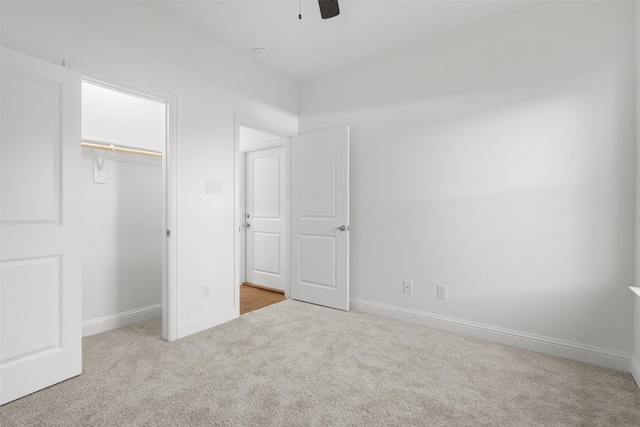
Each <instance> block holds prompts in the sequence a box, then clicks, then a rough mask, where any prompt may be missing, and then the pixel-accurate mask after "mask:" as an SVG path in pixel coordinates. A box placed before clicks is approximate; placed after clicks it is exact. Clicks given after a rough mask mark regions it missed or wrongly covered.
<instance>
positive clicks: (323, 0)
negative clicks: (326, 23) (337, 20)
mask: <svg viewBox="0 0 640 427" xmlns="http://www.w3.org/2000/svg"><path fill="white" fill-rule="evenodd" d="M318 4H320V15H321V16H322V19H328V18H333V17H334V16H338V15H340V7H339V6H338V0H318Z"/></svg>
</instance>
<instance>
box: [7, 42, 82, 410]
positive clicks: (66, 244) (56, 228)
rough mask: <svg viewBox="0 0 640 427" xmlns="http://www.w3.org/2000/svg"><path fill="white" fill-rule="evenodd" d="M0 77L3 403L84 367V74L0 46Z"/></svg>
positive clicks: (62, 378) (75, 373) (70, 375)
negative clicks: (81, 170) (0, 86)
mask: <svg viewBox="0 0 640 427" xmlns="http://www.w3.org/2000/svg"><path fill="white" fill-rule="evenodd" d="M1 84H2V88H1V90H2V101H1V102H2V110H1V111H2V118H1V119H2V134H1V138H0V150H1V153H0V159H1V160H0V171H1V172H0V179H1V182H2V184H1V193H0V195H1V197H2V200H1V203H0V205H1V206H2V207H1V208H0V224H1V233H2V243H1V244H0V309H1V311H0V333H1V335H0V348H1V349H2V351H1V352H0V404H3V403H6V402H9V401H12V400H14V399H17V398H19V397H22V396H24V395H27V394H29V393H33V392H34V391H37V390H40V389H42V388H45V387H48V386H50V385H52V384H55V383H57V382H60V381H63V380H66V379H68V378H70V377H72V376H75V375H78V374H80V373H81V371H82V343H81V335H82V331H81V313H80V309H81V300H80V296H81V289H80V274H81V264H80V260H81V249H80V244H81V235H80V225H81V221H82V219H81V217H80V213H81V209H80V201H81V195H80V183H81V180H80V178H81V177H80V85H81V78H80V75H79V74H78V73H76V72H75V71H71V70H68V69H65V68H62V67H59V66H56V65H54V64H50V63H48V62H44V61H41V60H38V59H35V58H31V57H29V56H26V55H24V54H21V53H18V52H15V51H12V50H9V49H6V48H2V82H1ZM63 165H64V167H63Z"/></svg>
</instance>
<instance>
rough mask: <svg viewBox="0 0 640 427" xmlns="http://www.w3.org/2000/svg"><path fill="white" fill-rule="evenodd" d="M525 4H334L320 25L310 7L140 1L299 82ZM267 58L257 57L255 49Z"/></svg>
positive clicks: (281, 0) (500, 0) (293, 2)
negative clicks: (330, 14)
mask: <svg viewBox="0 0 640 427" xmlns="http://www.w3.org/2000/svg"><path fill="white" fill-rule="evenodd" d="M524 2H525V0H413V1H407V0H339V5H340V15H338V16H337V17H334V18H330V19H326V20H323V19H321V18H320V10H319V7H318V2H317V1H316V0H303V1H302V20H299V19H298V7H299V2H298V0H231V1H229V0H226V1H225V0H199V1H193V0H172V1H151V2H145V4H147V5H148V6H149V7H152V8H154V9H156V10H157V11H159V12H161V13H164V14H166V15H167V16H170V17H172V18H173V19H175V20H178V21H180V22H182V23H183V24H185V25H186V26H188V27H190V28H191V29H193V30H194V31H196V32H198V33H200V34H202V35H204V36H206V37H208V38H210V39H211V40H214V41H216V42H218V43H219V44H221V45H223V46H226V47H227V48H229V49H231V50H233V51H235V52H236V53H238V54H240V55H242V56H244V57H246V58H249V59H250V60H252V61H255V62H258V63H261V64H263V65H264V66H265V67H267V68H269V69H271V70H273V71H275V72H277V73H279V74H281V75H284V76H286V77H289V78H291V79H292V80H294V81H298V82H302V81H307V80H311V79H315V78H317V77H320V76H322V75H325V74H327V73H330V72H332V71H336V70H339V69H340V68H344V67H346V66H349V65H352V64H355V63H357V62H361V61H365V60H367V59H371V58H374V57H376V56H381V55H385V54H387V53H390V52H392V51H394V50H397V49H399V48H402V47H404V46H407V45H410V44H413V43H416V42H418V41H421V40H424V39H427V38H429V37H432V36H434V35H436V34H438V33H442V32H446V31H450V30H455V29H456V28H460V27H462V26H465V25H469V24H470V23H472V22H474V21H478V20H481V19H483V18H486V17H489V16H491V15H494V14H498V13H502V12H505V11H507V10H509V9H511V8H513V7H517V6H519V5H522V4H523V3H524ZM256 47H263V48H265V49H266V50H267V51H266V53H264V54H262V55H257V54H255V52H254V48H256Z"/></svg>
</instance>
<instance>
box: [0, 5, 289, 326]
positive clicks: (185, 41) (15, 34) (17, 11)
mask: <svg viewBox="0 0 640 427" xmlns="http://www.w3.org/2000/svg"><path fill="white" fill-rule="evenodd" d="M1 7H2V10H1V12H2V21H1V24H2V26H1V31H2V33H1V36H2V38H1V40H2V44H3V45H4V46H7V47H9V48H12V49H15V50H18V51H21V52H24V53H27V54H29V55H32V56H36V57H39V58H42V59H45V60H48V61H50V62H54V63H57V64H62V60H63V59H67V60H69V61H71V62H72V63H74V64H77V65H79V66H81V67H83V68H84V69H87V70H90V71H92V72H93V73H98V74H101V75H103V76H106V77H108V78H110V79H114V80H119V81H122V82H125V83H127V84H129V85H135V86H140V87H142V88H147V89H151V90H154V91H158V92H163V93H168V94H171V95H174V96H176V98H177V105H178V109H177V162H178V176H177V187H178V188H177V191H178V195H177V201H178V219H177V220H178V229H177V230H174V234H173V238H174V239H177V251H178V254H179V255H178V265H177V274H178V296H177V298H178V334H179V335H186V334H188V333H193V332H196V331H198V330H202V329H205V328H207V327H210V326H213V325H215V324H217V323H220V322H223V321H225V320H228V319H230V318H232V317H233V316H234V309H235V308H234V303H235V298H234V293H235V292H237V286H235V284H234V283H233V282H234V271H233V270H234V269H233V265H234V260H233V253H234V251H233V250H231V248H233V245H234V237H235V234H234V233H235V232H236V230H235V229H234V216H233V209H234V200H233V197H234V194H233V179H234V113H240V114H242V115H243V116H245V117H251V118H254V119H255V120H259V121H261V122H265V123H272V124H274V125H276V126H279V127H282V128H286V129H293V130H296V129H297V86H296V85H295V84H294V83H292V82H291V81H289V80H287V79H285V78H283V77H280V76H278V75H276V74H274V73H271V72H269V71H267V70H265V69H264V68H261V67H260V66H257V65H255V64H253V63H250V62H249V61H247V60H244V59H242V58H240V57H239V56H237V55H235V54H233V53H231V52H230V51H228V50H225V49H224V48H222V47H220V46H218V45H216V44H215V43H212V42H211V41H209V40H206V39H204V38H203V37H200V36H199V35H197V34H195V33H193V32H192V31H191V30H189V29H187V28H185V27H183V26H181V25H178V24H176V23H175V22H172V21H171V20H170V19H168V18H165V17H164V16H162V15H159V14H158V13H157V12H155V11H154V10H152V9H150V8H147V7H146V6H144V5H143V4H139V3H130V2H66V1H61V2H54V1H47V2H42V3H40V2H15V3H14V2H2V5H1ZM207 179H213V180H216V181H222V182H223V192H222V194H214V195H207V194H206V193H205V181H206V180H207ZM205 284H207V285H210V286H211V291H212V296H211V297H210V298H207V299H203V298H202V287H203V285H205Z"/></svg>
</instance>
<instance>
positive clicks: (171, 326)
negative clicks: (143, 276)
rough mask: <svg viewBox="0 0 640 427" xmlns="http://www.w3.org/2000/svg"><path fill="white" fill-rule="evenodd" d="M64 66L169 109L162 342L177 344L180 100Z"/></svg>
mask: <svg viewBox="0 0 640 427" xmlns="http://www.w3.org/2000/svg"><path fill="white" fill-rule="evenodd" d="M64 66H65V67H66V68H70V69H72V70H76V71H78V72H80V73H81V74H82V80H83V81H89V82H91V83H92V84H96V85H99V86H102V87H105V88H107V89H113V90H117V91H120V92H123V93H127V94H129V95H134V96H138V97H141V98H145V99H148V100H151V101H156V102H162V103H164V104H166V106H167V108H166V126H167V131H166V141H165V147H164V156H163V157H162V204H163V209H162V229H163V230H171V237H165V238H163V239H162V265H163V268H162V338H163V339H164V340H167V341H175V340H176V339H177V329H178V297H177V294H178V291H177V288H178V273H177V266H178V255H177V235H178V226H177V224H178V221H177V212H178V207H177V202H176V195H177V179H176V177H177V173H178V166H177V165H178V163H177V162H178V160H177V157H178V156H177V147H176V141H177V131H176V129H177V123H178V122H177V108H178V106H177V97H176V96H175V95H170V94H167V93H164V92H161V91H157V90H153V89H148V88H141V87H138V86H135V85H131V84H129V83H125V82H121V81H119V80H115V79H112V78H109V77H105V76H103V75H100V74H98V73H94V72H93V71H91V70H88V69H86V68H84V67H82V66H79V65H77V64H74V63H72V62H69V61H66V60H65V61H64Z"/></svg>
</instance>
